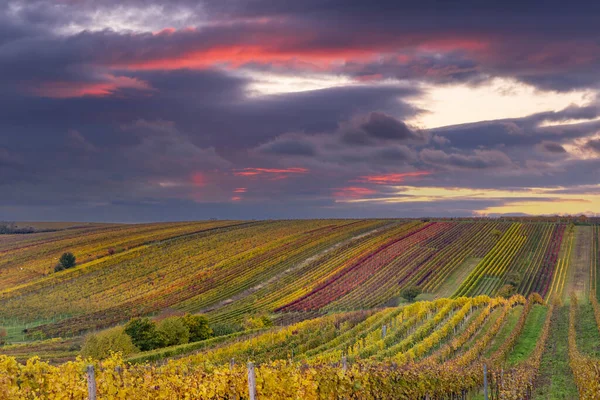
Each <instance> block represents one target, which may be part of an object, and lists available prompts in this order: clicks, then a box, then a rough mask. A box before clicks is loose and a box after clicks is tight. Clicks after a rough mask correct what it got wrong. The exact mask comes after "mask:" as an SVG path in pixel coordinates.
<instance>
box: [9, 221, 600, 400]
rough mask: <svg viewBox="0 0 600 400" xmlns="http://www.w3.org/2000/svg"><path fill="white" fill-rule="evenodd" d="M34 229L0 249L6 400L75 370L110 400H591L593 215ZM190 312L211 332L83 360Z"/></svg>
mask: <svg viewBox="0 0 600 400" xmlns="http://www.w3.org/2000/svg"><path fill="white" fill-rule="evenodd" d="M36 226H37V227H39V229H40V230H39V231H38V232H36V233H29V234H18V235H16V234H15V235H11V234H7V235H0V332H5V333H6V334H5V338H4V341H5V342H7V343H6V344H5V345H4V346H2V347H0V398H2V399H21V398H25V399H29V398H31V399H34V398H48V399H62V398H69V399H84V398H87V396H88V379H87V378H86V372H85V371H86V368H87V366H88V365H94V366H95V378H94V382H96V384H97V391H98V395H99V398H106V399H113V398H114V399H138V398H139V399H147V398H157V399H160V398H164V399H171V398H174V399H175V398H185V396H188V397H187V398H194V399H195V398H200V399H231V398H236V399H244V398H250V392H249V391H250V389H249V373H250V372H249V371H250V370H251V371H252V374H253V377H254V378H255V380H256V389H255V390H256V395H257V398H259V399H288V398H297V399H318V398H324V399H329V398H340V399H344V398H348V399H350V398H358V399H363V398H364V399H388V398H389V399H395V398H405V399H425V398H427V399H479V398H483V391H484V369H485V371H487V373H486V375H485V378H486V379H485V380H486V385H487V386H486V387H487V391H488V395H489V396H490V398H494V399H525V398H527V399H575V398H584V399H599V398H600V306H599V305H598V296H599V295H600V289H599V288H598V280H599V278H598V268H599V264H598V261H599V258H600V225H598V223H597V222H595V221H594V222H590V221H587V220H583V221H582V220H581V219H577V220H576V219H572V220H571V219H555V220H553V219H551V218H547V219H536V220H527V219H524V218H523V219H519V218H515V219H511V220H508V219H478V220H467V219H464V220H462V219H449V220H429V219H423V220H419V219H407V220H392V219H386V220H288V221H283V220H280V221H199V222H180V223H160V224H143V225H118V224H76V223H72V224H49V225H44V224H38V225H36ZM50 227H51V228H52V229H50ZM42 228H46V229H45V230H44V231H42ZM65 252H71V253H73V254H74V255H75V256H76V259H77V264H76V266H75V267H73V268H69V269H65V270H62V271H58V272H55V269H54V267H55V266H56V265H57V263H58V261H59V257H60V256H61V255H62V254H63V253H65ZM414 288H418V289H419V292H420V294H419V295H418V296H417V297H416V299H415V300H414V301H409V300H411V299H409V300H407V299H406V298H405V297H407V295H406V294H405V292H404V290H405V289H414ZM186 313H189V314H202V315H204V316H206V317H207V319H208V321H209V324H210V325H211V327H212V328H213V330H214V334H215V336H214V337H213V338H211V339H207V340H203V341H198V342H191V343H183V344H178V345H174V346H165V347H161V348H156V349H153V350H148V351H136V352H133V353H131V354H126V355H123V354H118V353H117V354H114V355H112V356H109V357H108V358H106V359H103V360H96V359H83V358H81V357H79V354H80V352H81V349H82V345H83V343H84V340H85V338H86V336H87V337H88V338H89V335H90V334H92V333H95V332H103V331H104V330H106V329H108V328H111V327H115V326H121V325H123V324H126V323H127V322H128V321H129V320H131V319H132V318H135V317H150V318H151V319H152V320H155V321H161V320H164V319H165V318H166V319H168V318H169V317H173V316H181V315H184V314H186ZM256 321H266V322H264V323H263V322H261V323H259V324H257V323H256ZM0 339H1V338H0ZM249 362H251V363H252V366H251V367H249V366H248V365H247V363H249ZM61 396H62V397H61Z"/></svg>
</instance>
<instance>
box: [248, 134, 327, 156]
mask: <svg viewBox="0 0 600 400" xmlns="http://www.w3.org/2000/svg"><path fill="white" fill-rule="evenodd" d="M257 150H258V151H259V152H261V153H266V154H279V155H283V156H286V155H287V156H314V155H315V154H316V153H317V147H316V146H315V145H314V144H313V143H311V142H309V141H306V140H304V139H303V138H302V137H293V136H288V137H285V138H278V139H275V140H274V141H272V142H269V143H267V144H264V145H262V146H259V147H258V149H257Z"/></svg>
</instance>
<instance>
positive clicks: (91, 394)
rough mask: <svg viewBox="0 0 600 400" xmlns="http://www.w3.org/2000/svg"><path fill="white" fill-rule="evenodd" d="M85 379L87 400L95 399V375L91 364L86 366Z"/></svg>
mask: <svg viewBox="0 0 600 400" xmlns="http://www.w3.org/2000/svg"><path fill="white" fill-rule="evenodd" d="M87 381H88V400H96V376H95V373H94V366H93V365H88V367H87Z"/></svg>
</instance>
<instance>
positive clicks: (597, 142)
mask: <svg viewBox="0 0 600 400" xmlns="http://www.w3.org/2000/svg"><path fill="white" fill-rule="evenodd" d="M585 147H586V148H588V149H590V150H592V151H595V152H596V153H598V154H600V139H593V140H589V141H588V142H587V143H586V144H585Z"/></svg>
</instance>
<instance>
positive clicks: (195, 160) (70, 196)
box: [0, 0, 600, 221]
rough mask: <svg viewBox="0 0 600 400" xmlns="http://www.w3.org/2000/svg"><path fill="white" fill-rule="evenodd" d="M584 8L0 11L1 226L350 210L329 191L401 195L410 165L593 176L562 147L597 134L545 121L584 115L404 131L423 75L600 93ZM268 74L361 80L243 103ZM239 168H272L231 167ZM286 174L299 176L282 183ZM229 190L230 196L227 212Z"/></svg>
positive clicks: (383, 5)
mask: <svg viewBox="0 0 600 400" xmlns="http://www.w3.org/2000/svg"><path fill="white" fill-rule="evenodd" d="M598 7H600V6H598V4H596V3H590V4H589V5H588V6H587V7H574V6H571V5H568V4H567V3H564V2H560V3H559V2H551V3H544V5H543V6H541V5H540V4H535V5H534V4H533V3H531V2H519V3H517V2H503V3H498V4H497V5H490V3H485V4H483V3H481V2H477V3H476V2H474V1H467V2H458V3H457V2H441V3H440V2H430V1H426V2H424V3H423V2H421V3H411V4H407V3H406V2H391V1H385V2H380V3H379V4H378V5H377V6H376V7H375V6H373V5H372V4H370V3H367V2H362V1H354V0H351V1H341V0H327V1H316V0H309V1H306V2H296V3H294V2H277V1H267V0H256V1H220V2H204V3H199V2H196V1H191V0H189V1H188V0H175V1H172V2H168V4H167V3H165V2H159V1H158V0H126V1H117V0H101V1H92V0H82V1H77V2H75V1H66V2H56V1H50V0H48V1H43V0H39V1H38V0H34V1H13V0H11V1H9V2H6V3H4V4H1V5H0V131H1V132H2V134H1V135H0V184H1V185H3V190H2V191H3V196H1V197H0V205H1V206H2V212H5V213H7V214H9V213H13V215H14V216H13V217H10V216H0V219H4V218H9V219H18V217H16V216H18V215H20V216H28V218H31V219H37V218H43V216H44V215H53V216H54V215H56V217H57V218H61V219H81V220H87V219H96V218H94V217H89V215H95V216H97V218H99V219H105V220H111V219H112V220H119V219H123V220H130V221H132V220H148V219H175V218H177V219H190V218H206V217H211V216H215V217H238V218H239V217H248V216H250V217H276V216H279V217H286V216H290V214H293V216H348V215H353V216H359V215H363V214H361V212H357V209H356V208H355V207H354V206H344V207H348V208H342V209H341V210H342V211H340V209H334V208H332V207H334V206H337V205H335V204H333V199H332V191H333V189H334V188H337V189H339V192H340V193H344V192H346V193H350V192H352V190H354V191H355V192H356V193H370V192H371V191H379V192H381V191H382V190H383V189H380V188H379V189H375V188H374V187H373V186H375V185H377V184H372V183H369V182H372V181H369V180H367V179H362V180H361V179H358V177H361V176H362V177H364V176H376V177H378V179H380V180H379V182H388V183H389V182H393V183H396V184H397V183H398V182H401V181H403V179H405V178H403V177H401V178H398V177H397V176H396V175H394V174H398V173H405V172H406V173H411V172H417V173H419V172H425V173H426V174H429V175H418V174H417V175H415V176H413V178H407V179H413V180H412V181H410V182H411V184H415V185H419V184H424V182H427V183H428V184H432V183H433V184H437V185H440V186H447V187H451V186H462V187H491V188H493V187H512V186H519V185H521V186H525V187H527V186H534V185H538V184H539V185H557V184H561V185H569V184H580V185H585V184H595V183H597V176H598V174H600V165H598V160H596V159H577V157H576V154H575V155H574V154H571V153H565V152H566V150H567V149H568V150H569V151H570V150H571V149H572V148H573V146H574V147H578V148H580V149H582V152H583V151H584V150H585V151H587V153H586V156H587V157H588V158H589V154H591V153H590V152H592V151H593V152H600V150H599V147H600V146H599V145H598V143H597V141H598V140H597V137H596V136H595V135H596V134H597V132H599V131H600V122H597V121H591V122H588V123H581V124H574V125H571V126H540V124H541V123H542V122H556V123H558V122H564V121H568V120H570V119H584V120H592V119H594V118H596V117H598V116H599V115H600V112H599V111H598V107H597V106H596V105H590V106H588V107H575V106H573V107H569V108H567V109H565V110H562V111H558V112H546V113H538V114H535V115H532V116H529V117H526V118H517V119H514V118H513V119H504V120H498V121H487V122H478V123H474V124H466V125H459V126H452V127H446V128H442V129H436V130H433V131H431V132H427V131H423V130H418V129H415V128H414V127H412V126H410V125H407V124H406V122H405V121H407V120H409V119H411V117H414V116H416V115H418V114H419V113H422V112H424V111H426V110H421V109H419V108H417V107H416V106H414V105H412V104H413V103H412V102H413V101H414V100H418V99H419V98H420V97H422V96H423V93H422V92H421V91H420V90H419V89H418V88H419V87H421V85H420V84H421V83H424V82H425V83H428V84H434V85H442V84H450V83H467V84H469V85H478V84H482V83H485V82H487V81H488V80H489V79H491V78H494V77H508V78H514V79H517V80H521V81H523V82H528V83H531V84H533V85H536V86H537V87H539V88H543V89H552V90H560V91H568V90H571V89H574V88H586V89H594V88H596V87H597V85H598V82H600V80H599V77H600V76H599V75H598V73H597V71H598V68H599V67H600V62H599V60H600V56H598V54H600V51H599V50H600V47H599V46H600V45H599V44H598V43H600V40H599V39H600V31H599V30H598V27H597V18H596V15H597V12H596V11H600V10H598V9H597V8H598ZM467 11H468V12H467ZM128 27H130V28H131V29H132V30H131V31H128V30H127V28H128ZM105 28H109V29H105ZM167 28H175V29H167ZM257 72H261V73H262V74H263V75H261V78H259V77H258V75H257V74H256V73H257ZM271 74H279V75H282V76H285V77H290V76H292V77H300V78H306V77H308V78H310V77H311V75H312V74H319V75H320V76H321V75H324V76H328V77H332V76H334V75H340V76H342V77H344V78H349V79H351V80H354V82H353V83H359V84H352V85H344V84H340V85H338V86H337V87H334V88H328V89H322V90H307V91H303V92H296V93H285V94H276V95H261V94H260V93H257V92H256V88H255V87H254V86H253V85H254V84H255V83H259V82H258V81H259V79H266V78H262V77H265V76H266V77H267V78H268V77H271V76H272V75H271ZM388 78H392V81H391V82H390V81H387V80H386V79H388ZM393 79H396V80H393ZM398 79H399V80H402V81H403V83H402V84H397V83H395V82H397V80H398ZM382 83H383V84H382ZM275 85H276V83H275ZM568 145H571V147H570V146H568ZM536 149H537V150H538V151H534V150H536ZM594 154H596V153H594ZM245 168H262V169H263V170H264V171H269V172H264V173H261V174H259V175H256V176H236V175H235V174H234V173H232V171H239V170H244V169H245ZM293 168H302V171H303V172H302V173H298V174H295V175H294V174H293V173H290V174H282V173H281V172H277V171H286V170H288V171H289V170H290V169H293ZM491 176H493V178H494V179H493V180H492V179H490V177H491ZM369 185H370V186H369ZM380 186H381V185H380ZM236 188H245V189H247V191H246V192H244V194H243V195H242V197H243V201H242V202H240V203H239V204H236V205H234V204H228V202H229V200H230V198H231V196H232V191H233V190H235V189H236ZM344 188H346V190H345V189H344ZM348 188H353V189H348ZM253 201H254V203H253ZM277 204H280V206H277ZM469 206H471V205H470V204H466V203H463V204H460V203H456V204H450V203H439V204H437V203H436V204H432V205H428V206H427V207H432V208H427V207H424V206H422V205H417V204H415V205H410V206H399V205H395V206H394V207H391V206H390V207H389V208H386V207H387V206H381V207H382V208H380V209H378V210H374V211H372V212H368V211H364V215H363V216H368V215H371V216H376V215H380V216H389V215H404V214H403V212H404V211H403V210H409V209H410V210H412V211H411V213H412V214H411V213H408V214H409V215H412V216H414V215H416V214H429V213H430V211H431V215H435V214H436V212H435V207H449V209H450V210H453V211H452V212H451V213H450V214H449V215H452V213H454V214H455V215H456V214H461V215H463V212H464V213H465V215H469V214H470V211H467V210H468V209H469ZM8 207H10V211H6V210H9V208H8ZM203 207H205V208H203ZM402 207H405V208H402ZM198 210H201V212H199V211H198ZM290 210H295V211H290ZM359 211H360V210H359ZM194 212H199V213H198V214H194ZM54 213H55V214H54ZM437 215H439V213H438V214H437Z"/></svg>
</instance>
